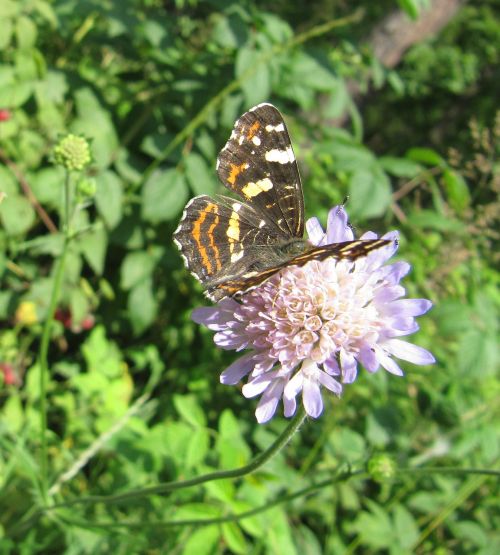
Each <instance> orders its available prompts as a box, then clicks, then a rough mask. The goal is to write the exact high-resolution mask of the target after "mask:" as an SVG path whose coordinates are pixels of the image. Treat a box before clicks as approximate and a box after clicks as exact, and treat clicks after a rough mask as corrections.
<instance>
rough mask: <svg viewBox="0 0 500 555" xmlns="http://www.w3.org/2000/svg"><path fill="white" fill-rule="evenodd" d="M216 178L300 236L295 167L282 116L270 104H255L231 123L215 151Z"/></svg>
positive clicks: (301, 207)
mask: <svg viewBox="0 0 500 555" xmlns="http://www.w3.org/2000/svg"><path fill="white" fill-rule="evenodd" d="M217 173H218V175H219V178H220V180H221V181H222V183H223V184H224V185H225V186H226V187H227V188H228V189H230V190H231V191H233V192H235V193H236V194H238V195H240V196H241V197H242V198H243V200H244V201H245V202H247V203H248V204H251V205H252V206H253V207H254V208H255V210H256V211H257V212H259V213H260V214H266V215H267V217H268V218H269V220H270V221H271V222H272V224H273V225H274V226H276V227H277V228H278V229H279V230H281V231H282V233H283V234H284V236H291V237H302V235H303V233H304V200H303V194H302V185H301V182H300V175H299V170H298V167H297V162H296V160H295V155H294V153H293V149H292V144H291V141H290V137H289V135H288V130H287V128H286V125H285V122H284V121H283V117H282V116H281V114H280V112H279V111H278V110H277V109H276V108H275V107H274V106H272V105H271V104H259V105H258V106H255V107H254V108H252V109H251V110H250V111H248V112H246V113H245V114H243V115H242V116H241V117H240V119H239V120H238V121H237V122H236V123H235V125H234V129H233V132H232V133H231V137H230V138H229V140H228V141H227V143H226V145H225V146H224V148H223V149H222V151H221V152H220V154H219V157H218V160H217Z"/></svg>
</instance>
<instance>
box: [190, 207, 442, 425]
mask: <svg viewBox="0 0 500 555" xmlns="http://www.w3.org/2000/svg"><path fill="white" fill-rule="evenodd" d="M306 227H307V231H308V234H309V239H310V240H311V242H312V243H314V244H315V245H323V244H330V243H336V242H341V241H350V240H353V238H354V236H353V232H352V229H351V228H350V227H349V225H348V220H347V214H346V213H345V211H344V209H343V207H335V208H333V209H332V210H331V211H330V214H329V218H328V227H327V232H326V233H324V232H323V230H322V228H321V225H320V224H319V222H318V220H317V219H316V218H312V219H310V220H309V221H308V222H307V224H306ZM376 238H377V237H376V235H375V234H374V233H371V232H369V233H366V234H364V235H363V236H362V237H361V239H376ZM383 238H384V239H388V240H392V243H391V244H389V245H388V246H385V247H381V248H380V249H378V250H376V251H373V252H371V253H370V254H368V255H367V256H366V257H364V258H361V259H358V260H356V261H348V260H341V261H337V260H334V259H333V258H328V259H326V260H324V261H321V262H319V261H311V262H309V263H307V264H306V265H304V266H301V267H298V266H292V267H288V268H286V269H284V270H282V271H281V272H279V273H278V274H276V275H274V276H272V277H271V278H270V279H268V280H267V281H265V282H264V283H263V284H262V285H260V286H259V287H258V288H257V289H253V290H251V291H249V292H248V293H246V294H245V295H243V297H242V298H241V300H240V302H237V301H236V300H234V299H231V298H226V299H223V300H222V301H220V302H219V303H218V304H217V305H216V306H214V307H208V308H198V309H196V310H195V311H194V312H193V319H194V321H195V322H197V323H200V324H204V325H205V326H207V327H208V328H209V329H211V330H214V331H216V334H215V336H214V341H215V343H216V344H217V345H218V346H220V347H222V348H223V349H234V350H236V351H243V350H248V352H247V353H246V354H244V355H243V356H242V357H241V358H239V359H238V360H237V361H236V362H234V363H233V364H231V366H229V367H228V368H226V370H225V371H224V372H223V373H222V375H221V382H222V383H225V384H230V385H234V384H236V383H238V382H239V381H240V380H241V379H242V378H243V377H245V376H248V379H247V383H246V384H245V385H244V386H243V395H245V397H255V396H257V395H261V399H260V402H259V404H258V406H257V410H256V417H257V420H258V422H260V423H263V422H266V421H268V420H269V419H270V418H272V416H273V415H274V413H275V411H276V408H277V405H278V403H279V401H280V399H282V400H283V405H284V414H285V416H287V417H289V416H292V415H293V414H294V413H295V410H296V404H297V401H296V399H297V396H298V395H299V394H301V395H302V402H303V403H304V408H305V410H306V412H307V414H308V415H309V416H311V417H313V418H317V417H318V416H319V415H320V414H321V412H322V411H323V399H322V394H321V387H322V386H323V387H325V388H327V389H329V390H330V391H332V392H333V393H335V394H337V395H340V393H341V391H342V384H346V383H352V382H353V381H354V380H355V379H356V376H357V370H358V364H359V363H361V364H362V365H363V366H364V367H365V368H366V369H367V370H368V371H369V372H376V371H377V370H378V369H379V368H380V367H382V368H384V369H385V370H387V371H388V372H390V373H392V374H395V375H397V376H401V375H403V371H402V370H401V368H400V367H399V365H398V364H397V362H396V361H395V360H394V358H393V357H397V358H400V359H402V360H407V361H410V362H413V363H414V364H430V363H432V362H434V357H433V356H432V355H431V353H429V352H428V351H426V350H425V349H423V348H422V347H418V346H416V345H412V344H411V343H408V342H406V341H403V340H401V339H398V337H401V336H405V335H408V334H411V333H413V332H415V331H417V329H418V326H417V324H416V322H415V317H416V316H419V315H421V314H424V313H425V312H427V311H428V310H429V308H430V307H431V306H432V305H431V302H430V301H428V300H426V299H403V297H404V295H405V289H404V288H403V287H402V286H401V285H400V284H399V282H400V280H401V279H402V278H403V277H404V276H405V275H406V274H407V273H408V271H409V270H410V266H409V264H407V263H406V262H395V263H393V264H388V265H386V264H385V263H386V262H387V260H388V259H389V258H390V257H391V256H392V255H393V254H394V253H395V251H396V249H397V233H396V232H391V233H387V234H386V235H384V236H383Z"/></svg>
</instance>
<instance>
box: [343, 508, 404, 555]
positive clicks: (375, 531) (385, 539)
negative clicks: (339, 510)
mask: <svg viewBox="0 0 500 555" xmlns="http://www.w3.org/2000/svg"><path fill="white" fill-rule="evenodd" d="M365 503H366V504H367V505H368V507H369V508H370V511H369V512H368V511H362V512H360V513H358V516H357V517H356V520H355V522H354V524H353V526H352V528H353V529H354V530H355V531H357V532H358V534H360V536H361V538H362V541H363V543H364V544H365V545H368V546H370V547H372V548H374V549H384V548H387V547H389V546H390V545H391V544H392V542H393V541H394V526H393V523H392V522H391V519H390V518H389V515H388V514H387V512H386V510H385V509H384V508H382V507H380V506H379V505H377V504H376V503H375V502H373V501H370V499H366V500H365Z"/></svg>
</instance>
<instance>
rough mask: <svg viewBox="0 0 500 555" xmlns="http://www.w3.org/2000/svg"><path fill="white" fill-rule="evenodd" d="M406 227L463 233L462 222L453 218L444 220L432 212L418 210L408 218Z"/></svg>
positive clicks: (463, 226) (463, 224) (464, 227)
mask: <svg viewBox="0 0 500 555" xmlns="http://www.w3.org/2000/svg"><path fill="white" fill-rule="evenodd" d="M408 225H410V226H414V227H417V228H420V229H435V230H436V231H450V232H454V233H465V230H466V226H465V223H464V222H461V221H459V220H455V219H453V218H445V217H444V216H442V215H441V214H438V213H436V212H434V211H433V210H419V211H418V212H412V213H411V214H409V216H408Z"/></svg>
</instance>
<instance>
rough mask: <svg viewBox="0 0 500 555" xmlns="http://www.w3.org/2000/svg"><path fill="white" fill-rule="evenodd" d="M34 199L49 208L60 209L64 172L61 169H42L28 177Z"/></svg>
mask: <svg viewBox="0 0 500 555" xmlns="http://www.w3.org/2000/svg"><path fill="white" fill-rule="evenodd" d="M30 185H31V188H32V190H33V193H34V195H35V196H36V198H37V199H38V200H39V201H40V202H41V203H42V204H44V205H47V206H50V207H51V208H56V209H58V208H60V207H61V205H62V201H63V187H64V170H63V169H62V168H61V167H59V166H58V167H55V168H43V169H41V170H39V171H37V172H36V173H35V174H33V175H32V176H30Z"/></svg>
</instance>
